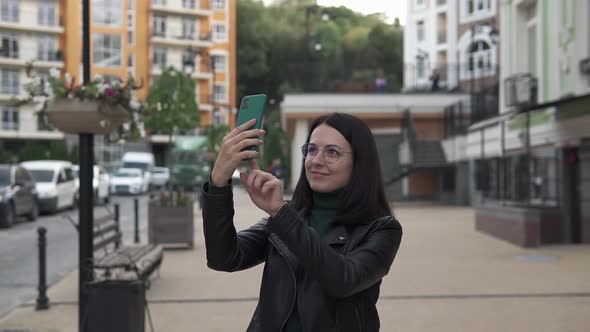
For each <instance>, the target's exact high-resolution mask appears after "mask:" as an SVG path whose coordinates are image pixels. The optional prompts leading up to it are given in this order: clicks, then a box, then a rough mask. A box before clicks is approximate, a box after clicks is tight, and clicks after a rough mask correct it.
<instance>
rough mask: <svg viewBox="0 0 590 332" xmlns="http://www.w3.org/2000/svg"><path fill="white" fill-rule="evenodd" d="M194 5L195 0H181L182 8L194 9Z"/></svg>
mask: <svg viewBox="0 0 590 332" xmlns="http://www.w3.org/2000/svg"><path fill="white" fill-rule="evenodd" d="M196 6H197V5H196V1H195V0H182V8H186V9H195V8H197V7H196Z"/></svg>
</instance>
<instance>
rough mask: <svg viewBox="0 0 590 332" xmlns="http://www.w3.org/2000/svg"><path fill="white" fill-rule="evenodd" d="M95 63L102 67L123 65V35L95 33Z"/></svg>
mask: <svg viewBox="0 0 590 332" xmlns="http://www.w3.org/2000/svg"><path fill="white" fill-rule="evenodd" d="M93 48H94V62H93V63H94V64H95V65H97V66H101V67H118V66H121V62H122V61H121V56H122V55H121V36H118V35H109V34H102V33H95V34H93Z"/></svg>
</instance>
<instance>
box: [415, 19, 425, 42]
mask: <svg viewBox="0 0 590 332" xmlns="http://www.w3.org/2000/svg"><path fill="white" fill-rule="evenodd" d="M416 39H417V40H418V41H419V42H421V41H424V21H418V22H416Z"/></svg>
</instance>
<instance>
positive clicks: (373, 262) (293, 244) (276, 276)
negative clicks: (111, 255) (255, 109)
mask: <svg viewBox="0 0 590 332" xmlns="http://www.w3.org/2000/svg"><path fill="white" fill-rule="evenodd" d="M253 124H254V122H253V121H250V122H248V123H246V124H244V125H242V126H240V127H237V128H235V129H234V130H232V131H231V132H230V133H229V134H228V135H227V136H226V137H225V138H224V140H223V143H222V145H221V148H220V151H219V156H218V158H217V161H216V162H215V166H214V168H213V171H212V173H211V177H210V181H209V182H208V183H206V184H205V185H204V186H203V196H204V208H203V220H204V221H203V222H204V234H205V245H206V251H207V264H208V266H209V267H211V268H212V269H215V270H219V271H228V272H235V271H240V270H245V269H248V268H251V267H253V266H255V265H258V264H260V263H263V262H264V263H265V265H264V272H263V276H262V283H261V289H260V296H259V300H258V305H257V307H256V311H255V312H254V315H253V317H252V320H251V322H250V325H249V327H248V329H247V331H249V332H252V331H281V332H282V331H287V332H292V331H293V332H295V331H297V332H330V331H333V332H336V331H338V332H342V331H366V332H371V331H379V328H380V323H379V314H378V312H377V307H376V303H377V300H378V298H379V289H380V285H381V279H382V278H383V277H384V276H385V275H387V273H388V272H389V269H390V267H391V264H392V263H393V260H394V258H395V255H396V253H397V250H398V248H399V245H400V242H401V237H402V228H401V225H400V224H399V222H398V221H397V220H396V219H395V218H394V217H393V215H392V211H391V208H390V205H389V202H388V200H387V197H386V195H385V191H384V187H383V179H382V176H381V169H380V166H379V165H380V162H379V157H378V154H377V148H376V145H375V141H374V138H373V136H372V134H371V131H370V129H369V128H368V127H367V125H366V124H365V123H364V122H362V121H361V120H360V119H358V118H356V117H354V116H352V115H348V114H342V113H334V114H331V115H326V116H322V117H320V118H318V119H316V120H315V121H314V122H313V124H312V126H311V129H310V131H309V133H308V136H307V139H306V143H305V144H304V145H303V146H302V148H301V152H302V158H303V159H304V164H303V167H302V169H301V176H300V178H299V181H298V183H297V186H296V188H295V191H294V193H293V199H292V200H291V201H290V202H285V201H284V200H283V192H282V190H281V184H280V181H279V179H277V178H276V177H275V176H273V175H272V174H270V173H268V172H264V171H261V170H260V169H259V167H258V165H257V163H256V161H254V160H250V161H249V164H250V168H251V170H250V172H249V173H248V174H246V173H241V174H240V179H241V181H242V183H243V184H244V186H245V188H246V190H247V192H248V194H249V196H250V199H251V200H252V202H253V203H254V204H255V205H256V206H257V207H258V208H260V209H262V210H264V211H265V212H266V213H268V215H269V216H268V218H265V219H263V220H262V221H259V222H258V223H256V224H254V225H253V226H251V227H250V228H248V229H245V230H242V231H240V232H238V233H236V229H235V226H234V224H233V218H234V209H233V199H232V188H231V183H230V179H231V174H232V173H233V172H234V170H235V169H236V167H237V166H238V165H239V164H240V162H241V161H242V160H244V159H247V158H256V157H257V156H258V153H257V152H255V151H250V150H245V151H242V149H243V148H244V147H247V146H249V145H261V144H262V140H260V137H261V136H262V135H264V131H263V130H248V129H249V128H250V127H251V126H252V125H253Z"/></svg>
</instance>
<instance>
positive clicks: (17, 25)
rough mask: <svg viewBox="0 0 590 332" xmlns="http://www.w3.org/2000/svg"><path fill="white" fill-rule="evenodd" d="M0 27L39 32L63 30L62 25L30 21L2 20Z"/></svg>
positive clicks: (58, 32)
mask: <svg viewBox="0 0 590 332" xmlns="http://www.w3.org/2000/svg"><path fill="white" fill-rule="evenodd" d="M0 29H7V30H15V31H22V32H41V33H54V34H60V33H63V32H64V28H63V26H60V25H39V24H36V23H31V22H2V21H0Z"/></svg>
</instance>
